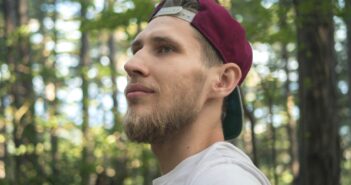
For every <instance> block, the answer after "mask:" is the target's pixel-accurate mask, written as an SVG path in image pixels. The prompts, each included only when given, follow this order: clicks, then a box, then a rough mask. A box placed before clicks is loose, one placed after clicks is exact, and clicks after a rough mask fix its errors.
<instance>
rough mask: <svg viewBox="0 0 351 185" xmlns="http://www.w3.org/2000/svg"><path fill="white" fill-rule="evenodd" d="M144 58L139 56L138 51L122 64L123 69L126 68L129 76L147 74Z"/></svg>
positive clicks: (143, 75)
mask: <svg viewBox="0 0 351 185" xmlns="http://www.w3.org/2000/svg"><path fill="white" fill-rule="evenodd" d="M146 60H147V59H146V57H143V56H140V54H139V52H138V53H137V54H135V55H134V56H133V57H132V58H130V59H129V60H128V61H127V63H126V64H124V70H126V72H127V74H128V76H129V77H137V76H139V77H145V76H148V75H149V70H148V68H147V66H145V61H146Z"/></svg>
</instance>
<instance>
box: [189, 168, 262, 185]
mask: <svg viewBox="0 0 351 185" xmlns="http://www.w3.org/2000/svg"><path fill="white" fill-rule="evenodd" d="M193 180H194V181H193V182H192V183H191V185H217V184H221V185H243V184H245V185H261V183H260V181H259V180H258V178H257V177H255V176H254V175H253V174H251V173H249V172H247V171H246V170H243V169H242V168H241V167H240V166H238V165H227V164H219V165H215V166H212V167H210V168H207V169H205V170H203V171H202V172H201V173H200V174H198V175H197V176H196V177H195V178H194V179H193Z"/></svg>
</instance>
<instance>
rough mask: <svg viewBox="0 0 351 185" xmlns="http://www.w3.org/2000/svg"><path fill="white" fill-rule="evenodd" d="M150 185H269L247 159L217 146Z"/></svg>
mask: <svg viewBox="0 0 351 185" xmlns="http://www.w3.org/2000/svg"><path fill="white" fill-rule="evenodd" d="M152 184H153V185H270V183H269V181H268V179H267V177H266V176H265V175H264V174H263V173H262V172H261V171H260V170H259V169H257V168H256V167H255V165H254V164H253V163H252V162H251V160H250V158H249V157H248V156H247V155H246V154H245V153H244V152H242V151H241V150H240V149H238V148H237V147H235V146H234V145H232V144H231V143H228V142H225V141H221V142H217V143H215V144H213V145H211V146H210V147H208V148H206V149H205V150H203V151H201V152H199V153H197V154H195V155H193V156H190V157H188V158H186V159H185V160H183V161H182V162H181V163H179V164H178V165H177V166H176V167H175V168H174V169H173V170H172V171H170V172H168V173H167V174H165V175H163V176H161V177H159V178H157V179H155V180H153V182H152Z"/></svg>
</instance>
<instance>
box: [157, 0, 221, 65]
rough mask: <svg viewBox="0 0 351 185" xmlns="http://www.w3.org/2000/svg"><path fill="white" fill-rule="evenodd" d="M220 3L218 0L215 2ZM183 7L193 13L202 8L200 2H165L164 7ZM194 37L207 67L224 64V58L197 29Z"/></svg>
mask: <svg viewBox="0 0 351 185" xmlns="http://www.w3.org/2000/svg"><path fill="white" fill-rule="evenodd" d="M215 2H216V3H218V1H217V0H215ZM171 6H182V7H183V8H186V9H187V10H190V11H192V12H197V11H198V10H199V8H200V5H199V2H198V0H165V3H164V4H163V6H162V7H171ZM194 36H195V38H196V39H197V40H198V41H199V43H200V45H201V47H202V51H201V56H202V60H203V61H204V64H205V65H206V66H207V67H212V66H217V65H221V64H223V60H222V58H221V57H220V56H219V54H218V52H217V50H216V49H215V48H214V47H213V46H212V45H211V44H210V42H209V41H208V40H207V39H206V38H205V37H204V36H203V35H202V34H201V33H200V32H199V31H197V30H196V29H194Z"/></svg>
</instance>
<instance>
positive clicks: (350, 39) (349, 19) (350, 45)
mask: <svg viewBox="0 0 351 185" xmlns="http://www.w3.org/2000/svg"><path fill="white" fill-rule="evenodd" d="M344 13H345V16H344V21H345V24H346V35H347V36H346V39H347V61H348V62H347V63H348V74H349V80H348V84H349V85H348V87H349V90H348V96H349V105H351V0H345V10H344ZM350 113H351V108H350Z"/></svg>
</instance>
